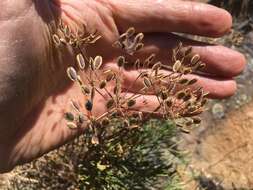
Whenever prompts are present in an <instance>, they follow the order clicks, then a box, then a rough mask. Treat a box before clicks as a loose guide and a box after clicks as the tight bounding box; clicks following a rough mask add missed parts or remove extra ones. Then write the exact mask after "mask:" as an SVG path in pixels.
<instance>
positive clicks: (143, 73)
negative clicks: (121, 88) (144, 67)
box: [140, 71, 148, 78]
mask: <svg viewBox="0 0 253 190" xmlns="http://www.w3.org/2000/svg"><path fill="white" fill-rule="evenodd" d="M140 77H141V78H144V77H148V71H143V72H141V73H140Z"/></svg>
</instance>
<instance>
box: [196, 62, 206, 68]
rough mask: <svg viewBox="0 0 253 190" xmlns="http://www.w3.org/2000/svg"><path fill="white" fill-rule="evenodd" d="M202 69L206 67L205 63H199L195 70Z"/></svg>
mask: <svg viewBox="0 0 253 190" xmlns="http://www.w3.org/2000/svg"><path fill="white" fill-rule="evenodd" d="M204 67H206V64H205V63H201V64H199V66H198V67H197V69H203V68H204Z"/></svg>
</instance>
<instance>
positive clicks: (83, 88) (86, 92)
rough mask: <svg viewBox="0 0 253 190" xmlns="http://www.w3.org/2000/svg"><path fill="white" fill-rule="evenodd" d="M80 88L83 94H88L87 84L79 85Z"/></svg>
mask: <svg viewBox="0 0 253 190" xmlns="http://www.w3.org/2000/svg"><path fill="white" fill-rule="evenodd" d="M81 89H82V93H83V94H84V95H88V94H90V92H91V91H90V89H89V87H87V86H84V85H83V86H81Z"/></svg>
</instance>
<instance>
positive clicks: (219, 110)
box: [212, 103, 225, 119]
mask: <svg viewBox="0 0 253 190" xmlns="http://www.w3.org/2000/svg"><path fill="white" fill-rule="evenodd" d="M212 113H213V116H214V118H216V119H222V118H224V117H225V111H224V107H223V105H222V104H218V103H217V104H214V105H213V107H212Z"/></svg>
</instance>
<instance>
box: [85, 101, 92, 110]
mask: <svg viewBox="0 0 253 190" xmlns="http://www.w3.org/2000/svg"><path fill="white" fill-rule="evenodd" d="M85 108H86V110H87V111H91V110H92V108H93V104H92V102H91V101H90V100H87V101H86V103H85Z"/></svg>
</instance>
